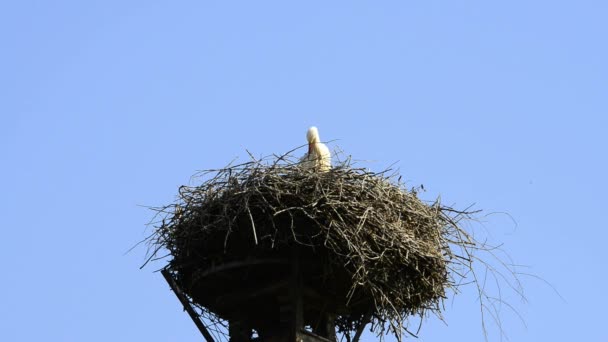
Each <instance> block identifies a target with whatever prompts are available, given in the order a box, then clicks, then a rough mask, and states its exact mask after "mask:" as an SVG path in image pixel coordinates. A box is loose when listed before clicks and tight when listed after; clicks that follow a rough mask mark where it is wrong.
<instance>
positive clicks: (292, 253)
mask: <svg viewBox="0 0 608 342" xmlns="http://www.w3.org/2000/svg"><path fill="white" fill-rule="evenodd" d="M290 158H291V157H289V156H282V157H276V158H270V159H265V160H253V161H251V162H248V163H245V164H241V165H236V166H228V167H226V168H223V169H219V170H211V171H206V172H204V173H202V175H200V176H202V178H201V179H202V184H200V185H197V186H182V187H181V188H180V190H179V198H178V201H177V203H175V204H171V205H169V206H166V207H163V208H159V211H160V212H161V214H162V215H163V217H162V220H161V223H160V224H159V225H158V226H157V229H156V232H155V234H154V236H153V239H152V242H153V246H154V247H155V251H154V253H153V255H156V254H157V253H156V252H157V251H158V250H161V249H167V250H168V251H169V252H170V256H171V259H170V261H169V264H168V265H167V266H166V267H167V268H168V269H169V270H170V271H171V272H172V273H173V274H174V276H175V278H176V279H177V281H178V283H180V286H181V287H182V288H183V289H184V290H185V292H186V293H187V294H188V296H189V297H190V298H191V300H192V302H193V303H195V304H197V305H199V306H202V307H205V308H208V309H209V310H210V311H213V312H214V313H216V314H217V315H218V316H219V317H221V318H223V319H234V317H235V315H237V313H239V312H240V313H241V315H244V314H246V315H248V316H249V315H254V316H256V315H257V316H260V310H262V309H263V308H264V307H268V306H272V303H274V302H273V301H272V300H270V302H269V297H268V296H265V295H262V294H261V293H263V292H264V291H267V292H268V291H270V292H271V291H272V290H273V289H279V288H280V287H281V284H283V285H285V283H281V282H284V280H285V279H286V277H288V275H289V274H290V265H291V264H292V261H293V258H294V257H296V258H298V260H300V269H301V272H302V274H303V279H304V284H305V288H306V291H307V292H305V293H306V294H307V295H308V299H307V303H309V304H310V305H309V306H310V307H314V306H315V305H317V309H316V310H317V311H315V312H314V313H310V316H311V317H312V316H314V315H315V314H316V313H318V312H321V311H327V312H332V313H334V314H336V315H337V316H338V320H337V329H338V331H339V332H341V333H343V334H347V335H351V334H353V333H355V331H356V330H357V329H358V327H359V326H360V325H361V323H367V322H368V321H369V322H371V323H372V327H373V329H375V330H376V332H378V333H385V332H392V333H394V334H396V335H399V336H401V335H402V333H403V332H404V330H403V329H405V328H404V322H405V321H406V320H407V319H408V317H410V316H411V315H421V316H422V315H424V314H425V313H427V312H434V313H438V314H440V311H441V309H442V305H441V304H442V301H443V299H444V298H446V290H447V289H448V288H450V287H454V286H455V279H456V278H458V276H457V274H455V273H454V272H452V271H453V270H456V269H459V268H462V266H463V265H465V268H466V267H468V265H469V262H470V260H469V259H467V253H466V251H467V250H468V249H469V248H472V247H474V246H475V243H474V241H473V240H471V239H470V238H469V237H468V235H466V233H464V232H463V231H462V230H461V229H460V228H459V226H458V220H459V219H460V218H461V217H463V216H466V214H467V213H464V212H459V211H456V210H454V209H452V208H449V207H445V206H442V205H441V204H440V203H439V202H434V203H427V202H425V201H422V200H421V199H419V198H418V196H417V193H416V190H415V189H412V190H408V189H406V188H405V186H404V184H402V183H400V182H399V181H398V180H396V175H395V174H389V173H388V172H386V171H385V172H382V173H373V172H370V171H366V170H365V169H361V168H354V167H353V166H352V165H351V164H350V162H344V163H342V165H340V166H338V167H335V168H333V169H332V170H331V171H329V172H324V173H318V172H314V171H311V170H306V169H304V168H302V167H300V166H299V165H298V164H297V163H294V162H290V161H289V159H290ZM456 250H458V251H459V252H458V253H457V252H456ZM463 250H464V251H465V253H462V251H463ZM456 254H460V255H463V254H464V255H463V256H459V255H456ZM281 261H284V262H281ZM239 263H241V266H243V265H244V266H243V267H244V269H243V267H241V268H239V267H238V265H239ZM231 265H232V266H234V265H237V266H235V267H232V266H231ZM222 270H223V272H221V271H222ZM273 284H275V285H276V286H275V287H273ZM260 289H261V290H260ZM264 289H266V290H264ZM256 291H258V292H259V293H258V294H257V295H256V294H255V293H256ZM264 293H266V292H264ZM231 300H232V302H231ZM256 300H257V302H256ZM276 301H277V303H279V302H280V299H276ZM244 303H249V306H248V304H244ZM269 303H270V304H269ZM248 307H251V310H252V311H251V312H248V311H247V310H248ZM266 314H267V315H272V313H266ZM260 324H262V323H260ZM307 324H309V325H313V324H314V322H313V320H312V319H308V321H307ZM399 339H400V337H399Z"/></svg>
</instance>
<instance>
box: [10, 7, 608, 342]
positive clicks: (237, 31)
mask: <svg viewBox="0 0 608 342" xmlns="http://www.w3.org/2000/svg"><path fill="white" fill-rule="evenodd" d="M606 18H608V5H607V4H606V2H604V1H585V0H583V1H548V0H547V1H508V2H506V1H502V2H497V1H373V2H372V1H365V2H363V1H305V2H297V3H296V2H290V1H173V2H165V1H163V2H160V1H158V2H156V1H131V2H125V1H4V2H2V4H0V48H1V49H2V53H1V54H0V115H1V121H0V155H1V160H2V168H1V171H0V186H1V189H2V197H1V203H0V204H1V205H0V213H1V214H2V228H1V232H2V237H1V241H2V248H0V260H2V261H3V265H2V276H1V281H0V303H1V304H0V340H2V341H200V336H199V334H198V332H197V331H196V328H195V326H194V325H193V324H192V323H191V322H190V320H189V318H188V317H187V315H186V314H185V313H183V312H182V311H181V308H180V305H179V303H178V302H177V300H176V299H175V298H174V295H173V294H172V293H171V292H170V291H169V290H168V287H167V285H166V284H165V282H164V280H163V279H162V277H161V276H160V274H158V273H153V272H152V271H153V270H154V269H155V268H154V267H152V268H146V269H144V270H139V269H138V267H139V266H140V265H141V263H142V261H143V259H144V252H145V250H144V249H136V250H135V251H134V252H132V253H130V254H127V255H125V254H124V253H125V251H127V250H128V249H129V248H130V247H131V246H132V245H134V244H135V243H136V242H137V241H139V240H140V239H142V238H143V237H144V233H145V231H144V228H145V227H144V224H145V223H146V222H147V221H148V220H149V219H150V218H151V212H150V211H148V210H146V209H145V208H142V207H141V205H161V204H166V203H169V202H171V201H173V199H174V196H175V194H176V191H177V187H178V186H179V185H181V184H184V183H187V182H188V179H189V177H190V175H191V174H192V173H194V172H195V171H196V170H200V169H205V168H216V167H220V166H224V165H225V164H227V163H228V162H229V161H231V160H232V159H234V158H235V157H239V158H240V160H246V153H245V149H249V150H250V151H252V152H253V153H254V154H256V155H266V154H270V153H275V152H276V153H281V152H285V151H287V150H289V149H291V148H292V147H295V146H298V145H301V144H303V143H304V142H305V141H304V138H305V131H306V129H307V127H308V126H310V125H313V124H314V125H317V126H318V127H319V128H320V132H321V137H322V139H324V140H332V139H339V140H338V141H336V142H333V143H332V144H331V147H332V148H333V147H336V146H339V147H341V148H342V149H344V150H345V151H346V152H347V153H348V154H352V155H353V156H354V158H356V159H363V160H371V161H373V162H370V163H369V164H368V166H369V167H370V168H372V169H376V170H380V169H383V168H384V167H386V166H388V165H390V164H392V163H394V162H396V163H397V164H396V165H397V166H398V167H399V168H400V172H401V173H402V174H403V175H404V178H405V179H407V180H408V182H410V184H411V185H418V184H421V183H422V184H424V185H425V187H426V188H427V189H428V192H427V193H425V194H424V196H425V197H426V198H427V199H433V198H435V196H437V195H441V196H442V199H443V200H444V201H445V202H447V203H448V204H455V205H456V206H461V207H465V206H468V205H469V204H471V203H477V205H476V207H477V208H480V209H485V210H486V211H487V212H495V211H501V212H508V213H509V214H510V215H511V216H512V217H513V218H514V219H515V220H516V222H517V226H515V225H514V224H513V222H512V221H511V220H510V219H509V218H508V217H506V216H504V215H493V216H490V217H488V218H486V219H485V226H486V227H487V229H488V230H489V231H490V232H491V234H492V236H493V237H494V238H495V240H496V241H499V242H500V241H502V242H505V244H506V245H505V249H506V250H507V251H508V252H509V254H510V255H511V256H512V257H513V258H514V260H515V261H516V262H517V263H521V264H526V265H529V266H530V267H531V268H530V270H529V271H530V272H532V273H535V274H537V275H539V276H542V277H543V278H544V279H546V280H547V281H548V282H550V283H551V284H553V286H555V288H557V290H558V291H559V292H560V294H561V295H562V296H563V298H564V300H562V299H560V298H559V296H557V295H556V294H555V293H554V292H553V290H551V288H550V287H548V286H547V285H545V284H544V283H543V282H541V281H538V280H535V279H533V278H525V277H524V278H523V281H524V286H525V290H526V295H527V297H528V299H529V303H527V304H522V303H521V302H519V301H517V299H516V298H515V297H513V298H511V299H512V302H513V304H515V306H516V307H517V309H518V310H519V312H520V313H521V314H522V316H523V317H524V319H525V321H526V323H527V328H526V327H525V326H523V325H522V324H521V322H519V320H518V318H517V317H516V316H515V315H512V314H510V313H509V312H508V311H507V310H505V311H504V314H503V315H502V316H503V317H502V319H503V328H504V329H505V330H506V332H507V334H508V336H509V337H510V340H511V341H606V340H608V333H607V332H606V329H605V316H606V314H605V310H606V307H608V299H607V297H606V291H605V289H606V280H607V279H606V278H607V277H606V274H605V273H606V271H607V268H606V264H605V261H606V256H605V250H606V240H608V234H607V233H606V231H607V228H608V227H606V218H605V213H606V200H605V198H606V193H607V191H608V182H607V181H606V177H607V176H606V175H607V174H608V167H607V156H606V149H607V147H608V138H606V132H605V131H606V129H607V128H608V119H607V115H608V103H607V102H608V63H607V61H608V44H606V43H607V41H606V39H607V37H608V21H607V19H606ZM156 266H158V267H160V266H161V265H156ZM509 298H510V297H507V299H509ZM446 321H447V325H446V324H443V323H441V322H439V321H438V320H437V319H436V318H433V317H431V318H429V319H428V320H426V322H425V325H424V326H423V330H422V333H421V338H420V339H419V340H420V341H424V342H431V341H447V340H451V341H482V340H483V335H482V332H481V327H480V322H479V306H478V303H477V302H476V299H475V295H474V292H472V291H469V292H465V293H463V294H462V295H460V296H457V297H456V298H455V299H454V300H453V301H452V300H450V301H448V302H446ZM490 330H491V331H490V333H491V335H490V337H491V339H492V340H498V337H499V336H498V334H497V333H496V329H495V327H492V325H491V329H490ZM366 339H367V340H368V341H370V340H371V339H370V338H369V336H367V337H366ZM389 340H390V339H389Z"/></svg>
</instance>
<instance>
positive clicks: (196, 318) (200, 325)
mask: <svg viewBox="0 0 608 342" xmlns="http://www.w3.org/2000/svg"><path fill="white" fill-rule="evenodd" d="M160 273H162V275H163V277H165V280H166V281H167V283H168V284H169V286H170V287H171V290H173V293H175V295H176V296H177V299H179V301H180V302H181V303H182V305H183V306H184V310H186V312H188V315H190V318H191V319H192V321H193V322H194V324H195V325H196V327H197V328H198V330H199V331H200V332H201V334H203V337H205V340H206V341H207V342H215V340H214V339H213V336H211V334H210V333H209V331H208V330H207V328H206V327H205V325H204V324H203V322H201V319H200V318H199V316H198V314H197V313H196V312H195V311H194V309H193V308H192V305H190V302H189V301H188V298H186V295H184V293H183V292H182V290H181V288H180V287H179V285H177V283H176V282H175V279H173V277H172V276H171V273H169V271H167V270H166V269H164V270H161V271H160Z"/></svg>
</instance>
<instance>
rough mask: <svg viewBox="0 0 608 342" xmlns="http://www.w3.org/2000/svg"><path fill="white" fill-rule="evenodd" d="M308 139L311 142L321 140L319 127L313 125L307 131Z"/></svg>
mask: <svg viewBox="0 0 608 342" xmlns="http://www.w3.org/2000/svg"><path fill="white" fill-rule="evenodd" d="M306 139H307V140H308V143H309V144H313V143H316V142H319V140H320V139H319V130H318V129H317V127H315V126H312V127H310V128H309V129H308V132H306Z"/></svg>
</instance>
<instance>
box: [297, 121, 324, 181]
mask: <svg viewBox="0 0 608 342" xmlns="http://www.w3.org/2000/svg"><path fill="white" fill-rule="evenodd" d="M306 139H307V140H308V153H306V155H304V157H302V159H300V162H301V163H302V165H303V166H304V167H306V168H309V169H314V170H316V171H319V172H326V171H329V170H330V169H331V153H330V152H329V148H328V147H327V146H325V144H323V143H322V142H321V139H320V138H319V130H318V129H317V127H314V126H313V127H310V128H309V129H308V132H306Z"/></svg>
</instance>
